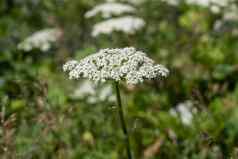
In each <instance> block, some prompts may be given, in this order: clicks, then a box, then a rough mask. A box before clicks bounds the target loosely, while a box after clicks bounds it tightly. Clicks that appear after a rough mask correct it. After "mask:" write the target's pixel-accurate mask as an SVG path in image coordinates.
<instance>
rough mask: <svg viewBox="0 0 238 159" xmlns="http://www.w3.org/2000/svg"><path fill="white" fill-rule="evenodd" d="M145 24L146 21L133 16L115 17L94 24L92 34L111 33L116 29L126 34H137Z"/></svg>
mask: <svg viewBox="0 0 238 159" xmlns="http://www.w3.org/2000/svg"><path fill="white" fill-rule="evenodd" d="M144 26H145V21H144V20H143V19H141V18H137V17H133V16H125V17H120V18H113V19H109V20H106V21H103V22H99V23H97V24H95V25H94V27H93V32H92V36H94V37H95V36H98V35H100V34H111V33H112V32H114V31H121V32H123V33H126V34H135V33H136V31H138V30H139V29H141V28H143V27H144Z"/></svg>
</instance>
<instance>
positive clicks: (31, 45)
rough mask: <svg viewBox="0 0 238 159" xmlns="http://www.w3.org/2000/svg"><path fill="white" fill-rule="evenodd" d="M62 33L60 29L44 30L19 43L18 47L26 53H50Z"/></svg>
mask: <svg viewBox="0 0 238 159" xmlns="http://www.w3.org/2000/svg"><path fill="white" fill-rule="evenodd" d="M61 33H62V32H61V31H60V29H57V28H50V29H43V30H40V31H37V32H35V33H33V34H32V35H31V36H29V37H28V38H26V39H25V40H24V41H23V42H21V43H19V44H18V46H17V47H18V49H19V50H24V51H31V50H33V49H39V50H41V51H42V52H45V51H48V50H49V49H50V48H51V46H52V44H53V43H54V42H56V41H57V40H58V38H59V37H60V35H61Z"/></svg>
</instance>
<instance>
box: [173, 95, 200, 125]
mask: <svg viewBox="0 0 238 159" xmlns="http://www.w3.org/2000/svg"><path fill="white" fill-rule="evenodd" d="M196 113H197V109H196V108H195V107H194V102H193V101H190V100H187V101H185V102H182V103H178V104H177V105H176V106H175V108H172V109H170V114H171V115H172V116H174V117H179V118H180V119H181V122H182V123H183V124H184V125H191V123H192V120H193V117H194V115H195V114H196Z"/></svg>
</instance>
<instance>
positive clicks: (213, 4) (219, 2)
mask: <svg viewBox="0 0 238 159" xmlns="http://www.w3.org/2000/svg"><path fill="white" fill-rule="evenodd" d="M163 1H164V2H167V3H168V4H170V5H179V4H180V2H182V1H180V0H163ZM184 2H185V3H187V4H189V5H198V6H202V7H206V8H209V9H210V10H211V11H212V12H213V13H220V12H221V10H222V8H224V7H228V6H230V4H231V2H234V0H185V1H184Z"/></svg>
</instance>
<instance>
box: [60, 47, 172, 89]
mask: <svg viewBox="0 0 238 159" xmlns="http://www.w3.org/2000/svg"><path fill="white" fill-rule="evenodd" d="M63 70H64V71H66V72H68V73H69V78H70V79H80V78H88V79H90V80H93V81H96V82H105V81H106V80H114V81H126V82H127V83H128V84H138V83H141V82H143V81H144V80H145V79H155V78H161V77H166V76H167V75H168V73H169V71H168V69H167V68H165V67H164V66H162V65H159V64H155V63H154V61H153V60H152V59H150V58H149V57H147V56H146V54H145V53H143V52H141V51H137V50H136V49H135V48H133V47H128V48H122V49H119V48H117V49H102V50H100V51H99V52H97V53H95V54H93V55H89V56H87V57H86V58H84V59H82V60H81V61H79V62H76V61H74V60H73V61H69V62H67V63H66V64H65V65H64V66H63Z"/></svg>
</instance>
